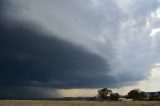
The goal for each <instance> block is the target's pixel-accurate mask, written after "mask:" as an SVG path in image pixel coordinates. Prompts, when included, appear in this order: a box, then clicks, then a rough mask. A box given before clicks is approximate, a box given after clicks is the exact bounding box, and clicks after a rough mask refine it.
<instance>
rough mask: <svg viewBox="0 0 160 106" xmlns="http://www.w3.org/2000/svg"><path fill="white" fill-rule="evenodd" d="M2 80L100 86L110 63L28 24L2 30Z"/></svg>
mask: <svg viewBox="0 0 160 106" xmlns="http://www.w3.org/2000/svg"><path fill="white" fill-rule="evenodd" d="M0 33H1V36H0V53H1V54H0V60H1V62H0V70H1V74H0V83H1V86H8V85H33V86H34V85H35V86H40V85H43V86H44V85H45V86H52V87H55V88H56V87H63V88H64V87H66V88H68V87H98V86H97V84H96V82H101V81H103V80H104V79H105V80H107V79H108V76H107V75H104V73H106V74H107V72H108V71H109V68H108V67H109V66H108V65H107V64H106V62H105V61H104V60H103V59H102V58H100V57H99V56H97V55H94V54H91V53H89V52H86V51H85V50H83V48H81V47H78V46H74V45H72V44H70V43H67V42H65V41H62V40H59V39H57V38H50V37H48V38H47V37H44V36H43V34H40V33H38V32H36V31H33V30H30V29H29V28H28V29H27V27H22V26H21V27H17V28H12V29H8V28H6V27H3V26H2V25H1V29H0Z"/></svg>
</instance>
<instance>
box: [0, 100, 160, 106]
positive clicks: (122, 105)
mask: <svg viewBox="0 0 160 106" xmlns="http://www.w3.org/2000/svg"><path fill="white" fill-rule="evenodd" d="M0 106H160V102H156V101H155V102H149V101H141V102H91V101H42V100H39V101H38V100H0Z"/></svg>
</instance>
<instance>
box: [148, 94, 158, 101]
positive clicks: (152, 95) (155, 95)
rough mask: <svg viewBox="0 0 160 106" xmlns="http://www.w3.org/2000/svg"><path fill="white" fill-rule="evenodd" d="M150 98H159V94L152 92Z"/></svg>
mask: <svg viewBox="0 0 160 106" xmlns="http://www.w3.org/2000/svg"><path fill="white" fill-rule="evenodd" d="M149 99H150V100H158V95H157V94H156V93H155V92H151V93H150V94H149Z"/></svg>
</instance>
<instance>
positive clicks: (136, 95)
mask: <svg viewBox="0 0 160 106" xmlns="http://www.w3.org/2000/svg"><path fill="white" fill-rule="evenodd" d="M128 97H129V98H132V99H133V100H143V99H144V98H145V93H144V92H143V91H141V90H139V89H133V90H131V91H130V92H128Z"/></svg>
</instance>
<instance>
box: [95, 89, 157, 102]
mask: <svg viewBox="0 0 160 106" xmlns="http://www.w3.org/2000/svg"><path fill="white" fill-rule="evenodd" d="M98 98H99V99H100V100H109V101H117V100H118V99H119V98H126V99H133V100H134V101H135V100H139V101H140V100H141V101H143V100H150V101H158V100H160V92H144V91H141V90H140V89H133V90H131V91H129V92H128V93H127V95H125V96H120V95H119V94H118V93H113V92H112V90H109V89H107V88H102V89H100V90H98Z"/></svg>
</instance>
